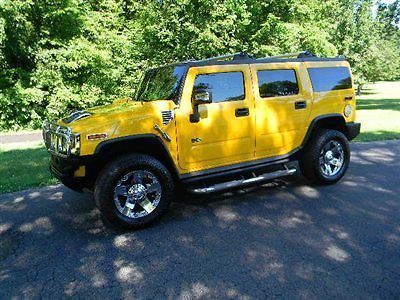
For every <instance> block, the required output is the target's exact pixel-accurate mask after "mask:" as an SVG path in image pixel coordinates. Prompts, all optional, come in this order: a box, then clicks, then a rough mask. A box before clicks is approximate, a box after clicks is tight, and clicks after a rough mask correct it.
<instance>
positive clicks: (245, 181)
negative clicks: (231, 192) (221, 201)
mask: <svg viewBox="0 0 400 300" xmlns="http://www.w3.org/2000/svg"><path fill="white" fill-rule="evenodd" d="M294 173H296V169H285V170H278V171H274V172H270V173H265V174H261V175H259V176H256V177H253V178H248V179H240V180H233V181H228V182H222V183H217V184H215V185H212V186H209V187H204V188H195V189H189V192H191V193H193V194H209V193H214V192H220V191H224V190H228V189H231V188H235V187H239V186H246V185H251V184H254V183H256V182H263V181H268V180H271V179H275V178H279V177H284V176H290V175H293V174H294Z"/></svg>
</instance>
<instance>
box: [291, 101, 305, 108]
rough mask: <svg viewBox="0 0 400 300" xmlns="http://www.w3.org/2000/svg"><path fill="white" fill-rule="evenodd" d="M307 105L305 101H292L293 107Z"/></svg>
mask: <svg viewBox="0 0 400 300" xmlns="http://www.w3.org/2000/svg"><path fill="white" fill-rule="evenodd" d="M306 107H307V102H306V101H296V102H295V103H294V109H305V108H306Z"/></svg>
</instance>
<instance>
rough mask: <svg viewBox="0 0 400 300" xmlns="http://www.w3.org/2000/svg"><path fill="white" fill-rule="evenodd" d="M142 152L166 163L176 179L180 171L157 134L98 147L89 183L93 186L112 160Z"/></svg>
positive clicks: (88, 169)
mask: <svg viewBox="0 0 400 300" xmlns="http://www.w3.org/2000/svg"><path fill="white" fill-rule="evenodd" d="M131 153H141V154H147V155H150V156H153V157H154V158H156V159H157V160H159V161H160V162H161V163H162V164H164V165H165V166H166V167H167V168H168V170H169V171H170V172H171V174H172V176H173V178H174V179H177V178H178V172H177V170H176V167H175V164H174V162H173V160H172V157H171V155H170V153H169V152H168V150H167V148H166V146H165V145H164V143H163V142H162V141H161V140H160V139H159V138H158V137H156V136H154V137H152V136H149V137H147V136H146V137H138V138H127V139H121V140H116V141H112V140H110V141H107V142H105V143H104V144H100V145H99V146H98V148H97V149H96V154H95V156H96V159H95V161H94V163H91V164H89V165H88V166H87V179H88V185H90V186H93V185H94V183H95V181H96V178H97V176H98V174H99V173H100V172H101V170H102V169H103V168H104V167H105V166H106V165H107V164H108V163H109V162H111V161H112V160H114V159H116V158H118V157H120V156H122V155H126V154H131Z"/></svg>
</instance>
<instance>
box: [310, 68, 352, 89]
mask: <svg viewBox="0 0 400 300" xmlns="http://www.w3.org/2000/svg"><path fill="white" fill-rule="evenodd" d="M308 73H309V74H310V79H311V82H312V85H313V88H314V91H315V92H327V91H334V90H345V89H351V87H352V85H351V76H350V71H349V69H348V68H347V67H333V68H309V69H308Z"/></svg>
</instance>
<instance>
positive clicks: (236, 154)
mask: <svg viewBox="0 0 400 300" xmlns="http://www.w3.org/2000/svg"><path fill="white" fill-rule="evenodd" d="M354 120H355V96H354V89H353V80H352V76H351V72H350V68H349V64H348V62H347V61H346V60H345V59H344V58H343V57H336V58H319V57H315V56H314V55H312V54H310V53H308V52H300V53H293V54H285V55H281V56H274V57H268V58H261V59H260V58H254V57H252V56H250V55H247V54H245V53H238V54H233V55H227V56H220V57H214V58H211V59H206V60H199V61H193V60H190V61H186V62H182V63H177V64H172V65H166V66H161V67H158V68H153V69H150V70H148V71H146V72H145V74H144V76H143V78H142V80H141V83H140V85H139V87H138V89H137V93H136V95H135V97H134V99H125V100H117V101H115V102H114V103H113V104H110V105H106V106H100V107H95V108H92V109H88V110H87V111H77V112H75V113H73V114H71V115H70V116H68V117H66V118H64V119H62V120H59V121H58V122H56V123H45V124H44V128H43V135H44V140H45V144H46V147H47V149H48V150H49V152H50V153H51V162H50V169H51V172H52V174H53V175H54V176H55V177H57V178H58V179H59V180H60V181H61V182H63V183H64V184H65V185H66V186H68V187H70V188H72V189H74V190H76V191H82V189H84V188H86V189H89V190H92V191H94V197H95V200H96V203H97V205H98V207H99V209H100V211H101V212H102V214H103V215H104V216H105V217H106V219H108V220H109V221H111V222H112V223H114V224H116V225H119V226H122V227H125V228H137V227H141V226H145V225H148V224H150V223H152V222H154V221H155V220H157V219H158V218H159V217H160V216H161V215H162V214H163V213H165V212H166V210H167V209H168V207H169V206H170V203H171V201H172V199H173V198H174V197H175V196H176V195H177V194H178V193H183V192H185V193H186V192H187V191H189V192H191V193H194V194H207V193H212V192H216V191H222V190H226V189H230V188H235V187H242V186H246V185H251V184H255V183H260V182H265V181H268V180H272V179H274V178H278V177H284V176H289V175H292V174H294V173H295V172H296V170H297V168H298V166H299V167H300V169H301V171H302V173H303V174H304V176H305V177H306V178H307V179H309V180H310V182H313V183H317V184H331V183H335V182H337V181H338V180H339V179H340V178H341V177H342V176H343V175H344V173H345V172H346V170H347V168H348V165H349V161H350V149H349V142H348V141H349V140H351V139H353V138H354V137H355V136H357V135H358V134H359V132H360V124H359V123H355V122H354ZM297 162H298V163H297ZM177 191H179V192H177Z"/></svg>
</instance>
